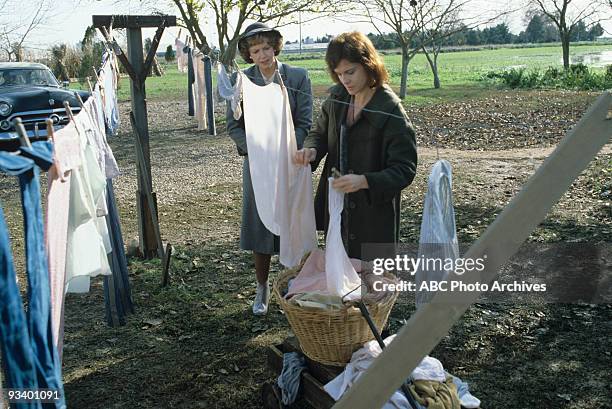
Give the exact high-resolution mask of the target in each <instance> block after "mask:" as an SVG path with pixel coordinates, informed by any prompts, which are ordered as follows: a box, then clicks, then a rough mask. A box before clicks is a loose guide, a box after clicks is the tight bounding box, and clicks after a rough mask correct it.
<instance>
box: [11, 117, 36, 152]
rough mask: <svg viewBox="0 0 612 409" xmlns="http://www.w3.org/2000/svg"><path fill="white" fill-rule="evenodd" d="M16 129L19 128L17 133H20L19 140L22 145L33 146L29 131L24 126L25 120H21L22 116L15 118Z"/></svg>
mask: <svg viewBox="0 0 612 409" xmlns="http://www.w3.org/2000/svg"><path fill="white" fill-rule="evenodd" d="M15 129H16V130H17V134H18V135H19V142H20V143H21V146H25V147H27V148H31V147H32V144H31V143H30V138H28V133H27V132H26V130H25V128H24V126H23V122H21V118H15Z"/></svg>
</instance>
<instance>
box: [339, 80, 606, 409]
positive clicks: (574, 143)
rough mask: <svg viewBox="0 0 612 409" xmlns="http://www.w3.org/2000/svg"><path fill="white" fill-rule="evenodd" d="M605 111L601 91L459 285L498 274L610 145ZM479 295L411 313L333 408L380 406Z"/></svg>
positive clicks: (479, 246)
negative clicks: (478, 265) (477, 269)
mask: <svg viewBox="0 0 612 409" xmlns="http://www.w3.org/2000/svg"><path fill="white" fill-rule="evenodd" d="M611 107H612V95H611V94H610V92H605V93H604V94H603V95H602V96H600V97H599V98H598V99H597V101H596V102H595V103H594V104H593V105H592V106H591V107H590V109H589V110H588V111H587V113H586V114H585V115H584V116H583V117H582V119H581V120H580V122H579V123H578V124H577V125H576V126H575V127H574V128H573V129H572V130H570V131H569V132H568V133H567V135H566V136H565V137H564V138H563V139H562V140H561V142H560V143H559V145H558V146H557V148H556V149H555V150H554V152H553V153H552V154H551V155H550V156H549V157H548V158H547V159H546V160H545V161H544V163H543V164H542V166H540V168H539V169H538V170H537V171H536V173H535V174H534V175H533V176H532V177H531V178H530V179H529V180H528V181H527V183H526V184H525V186H524V187H523V189H522V190H521V191H520V192H519V193H518V194H517V195H516V196H515V197H514V198H513V199H512V201H511V202H510V203H509V204H508V205H507V206H506V208H505V209H504V211H503V212H502V213H501V214H500V215H499V216H498V217H497V218H496V219H495V221H494V222H493V223H492V224H491V225H490V226H489V227H488V228H487V230H486V231H485V232H484V233H483V235H482V237H480V238H479V239H478V241H476V242H475V243H474V244H473V245H472V246H471V247H470V249H469V250H468V252H467V253H466V254H465V256H464V258H466V259H468V258H472V259H477V258H482V257H483V256H485V255H486V260H485V263H484V265H485V269H484V271H483V272H482V273H481V274H480V277H478V276H477V275H468V274H467V273H466V274H465V279H464V282H466V283H470V282H476V281H479V282H481V283H487V284H489V283H491V282H492V281H493V280H494V279H495V277H496V276H497V274H498V272H499V269H500V268H501V267H502V266H503V265H504V264H505V263H506V262H507V261H508V260H509V259H510V257H511V256H512V255H513V254H514V253H515V252H516V251H517V250H518V248H519V247H520V245H521V244H522V243H523V241H525V240H526V239H527V238H528V237H529V235H530V234H531V232H532V231H533V230H534V229H535V228H536V226H537V225H538V224H539V223H540V222H541V221H542V220H543V219H544V217H545V216H546V214H547V213H548V211H549V210H550V209H551V207H552V206H553V205H554V204H555V203H556V202H557V201H558V200H559V199H560V198H561V196H562V195H563V194H564V193H565V192H566V191H567V190H568V189H569V187H570V186H571V184H572V182H573V181H574V179H576V177H578V175H579V174H580V173H581V172H582V171H583V170H584V169H585V168H586V167H587V165H588V164H589V162H590V161H591V160H592V159H593V158H594V157H595V155H596V154H597V152H599V150H600V149H601V148H602V147H603V146H604V145H605V144H606V143H609V142H610V138H611V137H612V119H607V114H608V111H609V110H610V108H611ZM479 295H480V293H478V292H475V291H474V292H469V293H467V292H466V293H463V294H462V296H461V297H460V298H458V297H457V296H456V294H452V293H450V292H438V293H437V294H436V296H435V297H434V298H433V300H432V301H431V302H430V303H429V304H425V305H424V306H423V307H421V308H420V309H419V310H418V311H416V312H415V313H414V315H413V316H412V317H411V318H410V320H409V321H408V322H407V323H406V324H405V325H404V326H403V327H402V328H401V330H400V331H399V332H398V334H397V336H396V337H395V339H394V340H393V342H392V343H391V344H390V345H389V346H388V347H387V348H385V349H384V350H383V352H382V353H381V354H380V355H379V356H378V358H377V359H376V360H375V361H374V362H373V363H372V365H371V366H370V367H369V368H368V370H367V371H366V372H365V373H364V374H363V375H362V376H361V377H360V378H359V379H358V380H357V382H356V383H355V384H353V386H352V387H351V388H350V389H349V390H348V391H347V393H346V394H345V395H344V396H343V397H342V399H341V400H340V401H338V402H337V404H336V405H335V406H334V408H337V409H362V408H363V409H371V408H380V407H382V406H383V405H384V404H385V403H386V402H387V400H388V399H389V397H390V396H391V395H392V394H393V393H394V392H395V391H396V390H397V389H398V388H399V387H400V385H401V384H402V382H403V381H404V380H405V379H406V378H407V377H408V376H409V375H410V374H411V373H412V371H413V370H414V368H415V367H416V366H417V365H418V364H419V363H420V362H421V360H422V359H423V358H424V357H425V355H427V354H428V353H430V352H431V351H432V350H433V349H434V347H435V346H436V345H437V344H438V343H439V342H440V340H441V339H442V338H443V337H444V336H445V335H446V334H447V333H448V331H449V330H450V328H451V327H452V326H453V325H454V324H455V322H457V321H458V320H459V318H461V316H462V315H463V313H464V312H465V311H466V310H467V309H468V308H469V307H470V305H471V304H472V303H474V302H475V301H476V300H477V299H478V297H479Z"/></svg>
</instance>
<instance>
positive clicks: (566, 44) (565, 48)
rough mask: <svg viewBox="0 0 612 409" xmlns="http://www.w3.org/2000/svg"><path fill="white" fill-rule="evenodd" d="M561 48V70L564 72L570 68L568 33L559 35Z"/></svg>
mask: <svg viewBox="0 0 612 409" xmlns="http://www.w3.org/2000/svg"><path fill="white" fill-rule="evenodd" d="M561 47H562V48H563V68H565V69H566V70H567V69H569V66H570V54H569V48H570V36H569V33H561Z"/></svg>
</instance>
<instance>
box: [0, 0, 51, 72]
mask: <svg viewBox="0 0 612 409" xmlns="http://www.w3.org/2000/svg"><path fill="white" fill-rule="evenodd" d="M30 6H31V7H32V9H31V10H32V12H31V13H29V14H27V15H26V16H25V17H23V18H19V17H17V16H20V15H23V4H21V3H19V4H18V3H17V2H14V3H10V2H9V1H8V0H4V1H0V10H2V15H1V16H0V52H2V53H3V54H4V57H5V58H6V59H7V60H8V61H21V60H22V59H23V48H24V43H25V42H26V39H27V38H28V36H29V35H31V34H32V33H33V32H34V31H35V30H36V29H37V28H39V27H40V26H41V25H42V23H43V22H44V21H45V19H46V18H47V17H48V16H49V13H50V12H51V10H52V4H51V1H50V0H38V2H32V3H30Z"/></svg>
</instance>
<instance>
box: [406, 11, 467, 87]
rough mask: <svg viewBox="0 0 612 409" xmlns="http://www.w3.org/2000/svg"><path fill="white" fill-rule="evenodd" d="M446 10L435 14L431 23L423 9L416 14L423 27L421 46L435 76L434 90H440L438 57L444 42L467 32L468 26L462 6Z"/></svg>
mask: <svg viewBox="0 0 612 409" xmlns="http://www.w3.org/2000/svg"><path fill="white" fill-rule="evenodd" d="M448 6H449V7H447V8H446V9H443V10H440V12H438V13H435V16H434V18H433V19H431V20H430V21H427V20H428V17H427V16H425V15H423V14H422V13H423V11H424V10H423V9H420V10H419V12H418V13H417V14H416V18H417V20H418V21H419V25H420V26H421V35H420V39H419V40H420V45H421V49H422V50H423V53H424V54H425V57H426V58H427V62H428V63H429V67H430V68H431V72H432V74H433V76H434V81H433V84H434V88H436V89H437V88H440V75H439V74H438V56H439V55H440V52H441V51H442V46H443V45H444V41H445V40H446V39H448V38H449V37H450V36H452V35H453V34H455V33H458V32H461V31H464V30H466V29H467V28H466V26H465V25H464V24H463V22H461V19H460V17H459V13H460V11H461V7H462V6H463V5H462V4H456V5H454V6H453V7H450V6H452V5H451V4H449V5H448Z"/></svg>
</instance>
